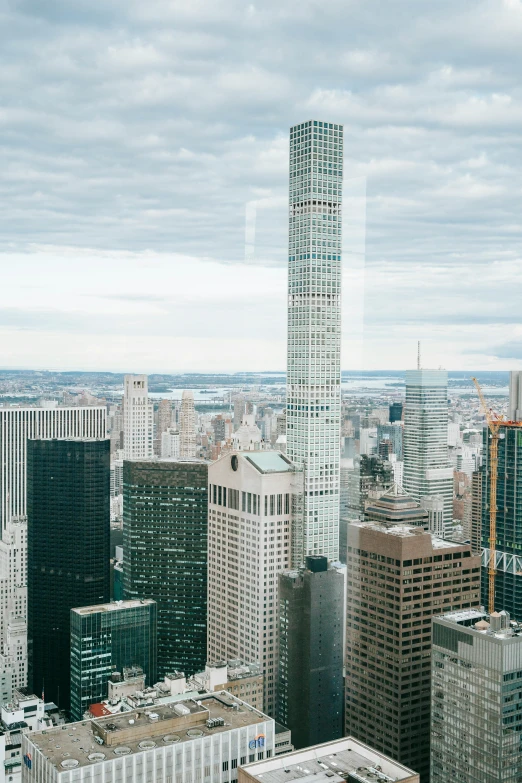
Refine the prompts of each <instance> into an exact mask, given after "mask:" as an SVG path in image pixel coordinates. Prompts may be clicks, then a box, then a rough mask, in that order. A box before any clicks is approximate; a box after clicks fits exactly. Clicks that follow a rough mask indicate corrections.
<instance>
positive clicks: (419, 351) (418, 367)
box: [417, 340, 421, 370]
mask: <svg viewBox="0 0 522 783" xmlns="http://www.w3.org/2000/svg"><path fill="white" fill-rule="evenodd" d="M420 368H421V350H420V340H418V341H417V370H420Z"/></svg>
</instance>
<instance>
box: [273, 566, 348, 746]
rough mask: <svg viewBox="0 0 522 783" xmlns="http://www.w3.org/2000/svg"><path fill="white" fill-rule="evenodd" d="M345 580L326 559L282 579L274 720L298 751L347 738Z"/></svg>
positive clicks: (288, 574)
mask: <svg viewBox="0 0 522 783" xmlns="http://www.w3.org/2000/svg"><path fill="white" fill-rule="evenodd" d="M344 593H345V580H344V574H343V573H341V572H340V571H338V570H337V569H335V568H333V567H330V568H329V567H328V560H327V558H326V557H324V556H320V555H315V556H314V555H312V556H309V557H307V558H306V568H304V569H301V571H285V572H283V573H282V574H280V575H279V674H278V696H277V709H276V718H277V721H278V723H281V724H283V725H284V726H288V728H289V729H290V731H291V732H292V742H293V744H294V746H295V747H296V748H306V747H308V746H309V745H318V744H320V743H323V742H329V741H331V740H335V739H338V738H339V737H342V736H343V733H344V727H343V696H344V683H343V637H344V627H343V626H344Z"/></svg>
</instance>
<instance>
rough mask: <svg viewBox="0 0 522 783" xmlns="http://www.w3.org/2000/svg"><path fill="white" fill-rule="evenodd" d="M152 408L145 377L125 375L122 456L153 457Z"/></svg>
mask: <svg viewBox="0 0 522 783" xmlns="http://www.w3.org/2000/svg"><path fill="white" fill-rule="evenodd" d="M153 438H154V406H153V404H152V402H149V384H148V378H147V376H146V375H126V376H125V395H124V398H123V456H124V458H125V459H150V458H151V457H153V456H154V440H153Z"/></svg>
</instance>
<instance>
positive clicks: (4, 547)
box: [0, 403, 106, 688]
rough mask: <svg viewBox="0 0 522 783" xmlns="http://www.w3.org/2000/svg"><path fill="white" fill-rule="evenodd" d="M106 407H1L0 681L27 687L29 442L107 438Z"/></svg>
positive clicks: (47, 405) (53, 405)
mask: <svg viewBox="0 0 522 783" xmlns="http://www.w3.org/2000/svg"><path fill="white" fill-rule="evenodd" d="M105 434H106V409H105V407H104V406H99V407H97V406H87V407H70V408H66V407H59V406H58V405H55V404H52V403H46V404H45V405H44V406H42V407H21V408H18V407H14V406H10V407H7V408H5V407H3V406H0V465H1V470H0V521H1V541H0V584H1V590H0V651H1V655H0V678H4V677H6V681H9V682H11V684H12V686H13V687H15V688H19V687H24V686H26V685H27V440H28V438H42V439H50V438H55V439H62V438H104V437H105Z"/></svg>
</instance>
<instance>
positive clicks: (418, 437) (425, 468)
mask: <svg viewBox="0 0 522 783" xmlns="http://www.w3.org/2000/svg"><path fill="white" fill-rule="evenodd" d="M403 458H404V484H403V486H404V489H405V490H406V492H407V493H408V495H411V497H412V498H414V499H415V500H417V501H418V502H420V499H421V498H422V497H425V496H426V495H428V496H432V495H442V497H443V499H444V528H445V529H446V527H447V526H449V527H451V524H452V520H453V467H452V465H451V463H450V461H449V456H448V373H447V372H446V370H408V371H407V372H406V402H405V405H404V434H403Z"/></svg>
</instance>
